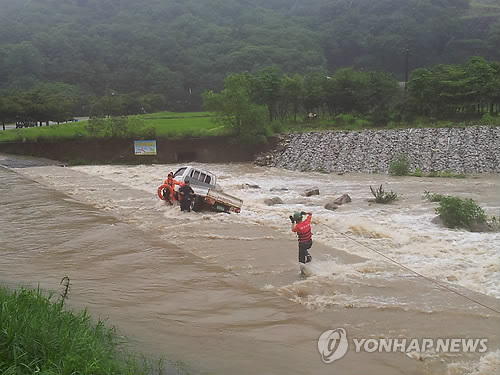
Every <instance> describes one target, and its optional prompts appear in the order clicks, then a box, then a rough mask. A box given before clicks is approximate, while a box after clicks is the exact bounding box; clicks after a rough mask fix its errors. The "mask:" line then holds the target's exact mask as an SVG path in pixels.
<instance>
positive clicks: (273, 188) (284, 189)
mask: <svg viewBox="0 0 500 375" xmlns="http://www.w3.org/2000/svg"><path fill="white" fill-rule="evenodd" d="M269 190H270V191H288V189H287V188H284V187H281V188H279V187H272V188H271V189H269Z"/></svg>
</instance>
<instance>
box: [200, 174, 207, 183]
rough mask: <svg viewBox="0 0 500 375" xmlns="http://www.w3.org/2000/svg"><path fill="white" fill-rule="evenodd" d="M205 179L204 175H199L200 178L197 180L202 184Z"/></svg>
mask: <svg viewBox="0 0 500 375" xmlns="http://www.w3.org/2000/svg"><path fill="white" fill-rule="evenodd" d="M205 177H207V175H206V174H205V173H200V178H199V179H198V180H200V181H201V182H203V181H205Z"/></svg>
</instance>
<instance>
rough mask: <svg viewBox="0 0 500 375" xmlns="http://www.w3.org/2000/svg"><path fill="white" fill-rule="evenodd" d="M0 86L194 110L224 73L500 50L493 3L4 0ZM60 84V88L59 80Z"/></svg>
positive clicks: (499, 15) (450, 59)
mask: <svg viewBox="0 0 500 375" xmlns="http://www.w3.org/2000/svg"><path fill="white" fill-rule="evenodd" d="M0 36H1V37H0V90H1V91H0V94H3V95H8V94H10V93H12V92H14V91H16V90H20V89H22V90H25V89H31V88H32V87H34V86H35V85H36V84H37V83H40V82H41V83H49V82H50V83H52V84H53V85H54V84H56V83H57V84H58V85H59V86H58V87H64V90H66V92H72V93H73V95H79V96H80V97H83V96H86V95H88V96H90V95H97V96H104V95H110V94H111V93H112V94H115V93H119V94H128V93H133V94H134V95H136V96H137V95H153V94H158V95H160V96H161V97H162V98H165V100H166V103H167V104H166V106H167V107H168V108H169V109H173V110H175V109H178V110H186V109H199V108H200V104H201V100H200V95H201V93H202V92H204V91H205V90H214V91H219V90H220V89H222V87H223V82H224V78H225V77H226V76H227V75H228V73H235V72H236V73H238V72H244V71H248V72H250V73H255V72H258V71H260V70H262V69H263V68H264V67H267V66H270V65H277V66H278V67H279V68H281V71H282V72H283V73H287V74H290V75H292V74H295V73H299V74H307V73H309V72H312V71H317V70H320V69H323V70H325V71H328V72H329V73H330V74H334V73H335V72H336V71H337V70H338V69H339V68H342V67H354V68H365V69H369V70H376V71H381V72H389V73H393V74H394V77H395V78H396V79H398V80H403V79H404V75H405V55H406V50H407V49H409V55H408V63H409V68H410V70H414V69H416V68H419V67H424V66H431V65H434V64H437V63H446V64H457V63H463V62H465V61H466V60H467V59H468V58H469V57H470V56H483V57H485V58H487V59H489V60H493V59H497V60H498V59H499V58H500V6H499V5H498V2H497V1H495V0H481V1H479V0H475V1H469V0H140V1H138V0H0ZM60 83H64V84H65V85H60Z"/></svg>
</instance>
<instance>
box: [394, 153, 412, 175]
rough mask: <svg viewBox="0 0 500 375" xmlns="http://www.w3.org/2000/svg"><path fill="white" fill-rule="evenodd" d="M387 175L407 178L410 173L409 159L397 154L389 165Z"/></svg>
mask: <svg viewBox="0 0 500 375" xmlns="http://www.w3.org/2000/svg"><path fill="white" fill-rule="evenodd" d="M389 173H390V174H391V175H393V176H408V174H409V173H410V159H409V158H408V156H407V155H405V154H399V155H398V156H397V157H396V159H394V160H393V161H391V162H390V163H389Z"/></svg>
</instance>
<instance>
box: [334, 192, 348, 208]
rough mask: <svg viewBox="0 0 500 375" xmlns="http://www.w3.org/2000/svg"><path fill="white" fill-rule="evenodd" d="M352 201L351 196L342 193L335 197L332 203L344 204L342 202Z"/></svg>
mask: <svg viewBox="0 0 500 375" xmlns="http://www.w3.org/2000/svg"><path fill="white" fill-rule="evenodd" d="M351 201H352V199H351V197H350V196H349V194H342V195H341V196H340V197H338V198H337V199H335V200H334V201H333V202H332V203H333V204H338V205H339V206H340V205H342V204H344V203H350V202H351Z"/></svg>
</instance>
